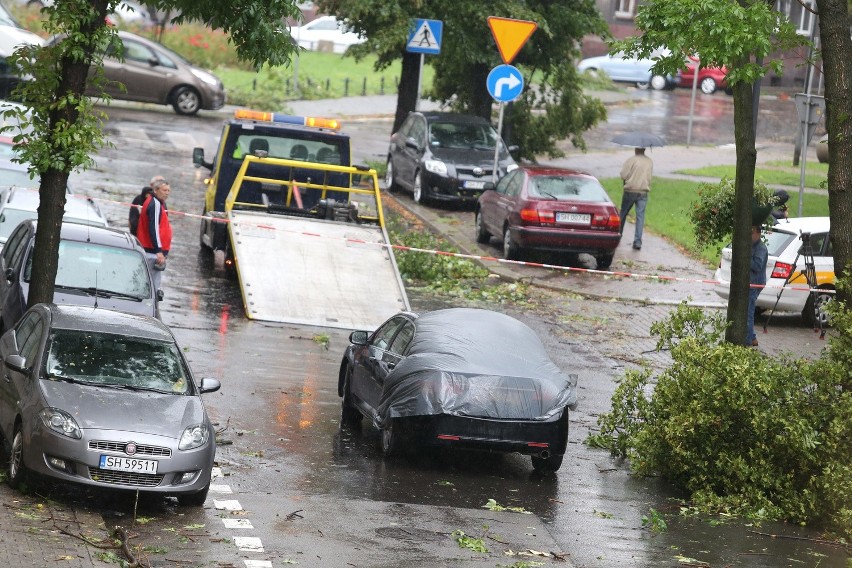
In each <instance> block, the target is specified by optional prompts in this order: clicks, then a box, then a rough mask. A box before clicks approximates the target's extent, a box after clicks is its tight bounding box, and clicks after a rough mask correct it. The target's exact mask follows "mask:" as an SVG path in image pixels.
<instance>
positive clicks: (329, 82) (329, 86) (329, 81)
mask: <svg viewBox="0 0 852 568" xmlns="http://www.w3.org/2000/svg"><path fill="white" fill-rule="evenodd" d="M329 89H331V79H326V80H325V90H326V92H328V90H329Z"/></svg>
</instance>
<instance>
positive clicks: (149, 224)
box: [136, 179, 172, 290]
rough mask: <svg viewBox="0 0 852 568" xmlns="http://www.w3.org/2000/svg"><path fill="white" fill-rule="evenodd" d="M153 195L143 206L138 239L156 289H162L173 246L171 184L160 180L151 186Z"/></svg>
mask: <svg viewBox="0 0 852 568" xmlns="http://www.w3.org/2000/svg"><path fill="white" fill-rule="evenodd" d="M151 189H152V192H151V195H149V196H148V198H147V199H145V203H143V204H142V211H141V212H140V214H139V226H138V227H137V229H136V238H138V239H139V242H140V243H141V244H142V247H143V248H144V249H145V256H146V257H147V260H148V267H149V268H150V269H151V277H152V278H153V280H154V289H156V290H159V289H160V282H161V281H162V278H163V270H165V269H166V257H167V256H169V249H170V248H171V246H172V226H171V224H170V223H169V210H168V208H167V207H166V200H167V199H168V198H169V193H170V192H171V190H172V189H171V187H170V186H169V182H167V181H166V180H164V179H158V180H156V181H154V183H153V184H152V185H151Z"/></svg>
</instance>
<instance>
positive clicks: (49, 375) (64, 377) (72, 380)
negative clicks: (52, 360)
mask: <svg viewBox="0 0 852 568" xmlns="http://www.w3.org/2000/svg"><path fill="white" fill-rule="evenodd" d="M44 378H45V379H47V380H49V381H62V382H65V383H74V384H78V385H89V386H93V387H101V386H104V385H102V384H100V383H93V382H92V381H84V380H81V379H75V378H74V377H69V376H68V375H57V374H56V373H47V374H46V375H45V376H44Z"/></svg>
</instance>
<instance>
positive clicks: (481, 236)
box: [473, 211, 491, 244]
mask: <svg viewBox="0 0 852 568" xmlns="http://www.w3.org/2000/svg"><path fill="white" fill-rule="evenodd" d="M473 224H474V227H475V228H476V229H475V231H476V242H478V243H483V244H488V242H489V241H490V240H491V235H490V234H489V233H488V230H487V229H486V228H485V224H484V223H483V222H482V211H477V212H476V217H474V218H473Z"/></svg>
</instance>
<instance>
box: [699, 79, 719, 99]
mask: <svg viewBox="0 0 852 568" xmlns="http://www.w3.org/2000/svg"><path fill="white" fill-rule="evenodd" d="M700 87H701V92H702V93H704V94H705V95H712V94H713V93H715V92H716V80H715V79H714V78H713V77H704V78H703V79H701V86H700Z"/></svg>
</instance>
